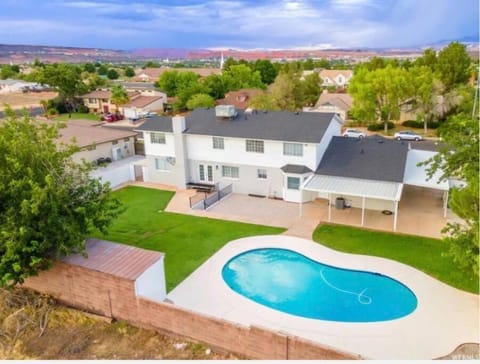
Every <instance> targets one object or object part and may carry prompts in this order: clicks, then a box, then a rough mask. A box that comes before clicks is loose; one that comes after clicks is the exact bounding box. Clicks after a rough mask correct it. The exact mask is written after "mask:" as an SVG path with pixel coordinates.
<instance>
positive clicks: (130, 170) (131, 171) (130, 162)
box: [90, 156, 144, 188]
mask: <svg viewBox="0 0 480 364" xmlns="http://www.w3.org/2000/svg"><path fill="white" fill-rule="evenodd" d="M143 163H144V157H142V156H133V157H130V158H125V159H122V160H121V161H117V162H113V163H111V164H108V165H106V166H105V167H99V168H97V169H95V170H93V171H92V172H91V173H90V176H91V177H92V178H99V179H100V180H101V181H102V182H103V183H106V182H109V183H110V187H112V188H114V187H117V186H119V185H121V184H123V183H125V182H128V181H135V168H134V165H136V164H137V165H141V164H143Z"/></svg>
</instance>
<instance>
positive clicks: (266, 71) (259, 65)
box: [253, 59, 277, 85]
mask: <svg viewBox="0 0 480 364" xmlns="http://www.w3.org/2000/svg"><path fill="white" fill-rule="evenodd" d="M253 69H254V70H255V71H258V72H260V78H261V80H262V82H263V83H264V84H265V85H270V84H271V83H272V82H273V81H275V77H277V70H276V69H275V67H274V65H273V64H272V62H270V61H269V60H268V59H258V60H256V61H255V63H254V64H253Z"/></svg>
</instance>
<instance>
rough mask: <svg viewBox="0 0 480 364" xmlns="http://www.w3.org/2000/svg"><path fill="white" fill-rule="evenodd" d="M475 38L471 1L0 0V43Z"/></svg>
mask: <svg viewBox="0 0 480 364" xmlns="http://www.w3.org/2000/svg"><path fill="white" fill-rule="evenodd" d="M478 32H479V2H478V0H277V1H274V0H232V1H229V0H98V1H94V0H0V44H31V45H52V46H72V47H93V48H107V49H124V50H134V49H141V48H189V49H192V48H195V49H199V48H238V49H252V48H261V49H285V48H295V47H298V48H305V47H337V48H347V47H348V48H351V47H372V48H375V47H408V46H417V45H428V44H432V43H435V42H437V41H440V40H448V41H450V40H461V39H463V38H465V37H474V38H476V39H478Z"/></svg>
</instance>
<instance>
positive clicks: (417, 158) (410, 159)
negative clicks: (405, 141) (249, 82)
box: [403, 149, 449, 191]
mask: <svg viewBox="0 0 480 364" xmlns="http://www.w3.org/2000/svg"><path fill="white" fill-rule="evenodd" d="M435 154H437V153H436V152H431V151H427V150H418V149H410V150H409V151H408V154H407V163H406V166H405V174H404V177H403V182H404V183H405V184H406V185H412V186H419V187H426V188H432V189H435V190H442V191H448V189H449V184H448V180H445V181H441V182H438V181H439V180H440V177H441V175H442V174H441V172H440V171H436V172H435V174H434V175H433V176H432V178H431V179H428V176H427V169H428V166H417V164H418V163H420V162H424V161H426V160H427V159H430V158H432V157H433V156H434V155H435Z"/></svg>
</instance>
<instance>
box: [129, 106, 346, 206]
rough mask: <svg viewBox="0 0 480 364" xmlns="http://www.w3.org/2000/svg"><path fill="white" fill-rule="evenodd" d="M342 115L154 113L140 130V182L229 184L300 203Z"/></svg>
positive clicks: (227, 110) (219, 110)
mask: <svg viewBox="0 0 480 364" xmlns="http://www.w3.org/2000/svg"><path fill="white" fill-rule="evenodd" d="M342 125H343V120H342V119H341V118H340V117H338V116H337V115H336V114H333V113H330V114H328V113H292V112H270V111H269V112H264V111H257V110H253V111H251V112H245V111H242V110H236V109H235V108H234V107H233V106H231V105H220V106H217V107H216V108H214V109H213V108H207V109H205V108H201V109H196V110H195V111H193V112H192V113H191V114H189V115H188V116H186V117H184V116H175V117H173V118H167V117H156V118H152V119H150V120H148V121H147V122H146V123H144V124H143V125H142V126H140V127H139V128H138V129H137V131H141V132H143V136H144V142H145V154H146V158H147V171H148V172H147V176H144V178H145V180H147V181H152V182H158V183H164V184H171V185H176V186H177V187H179V188H185V187H186V186H187V184H188V183H208V184H217V183H218V184H219V185H220V186H225V185H229V184H231V185H232V189H233V191H234V192H236V193H242V194H252V195H262V196H268V197H274V198H275V197H278V198H283V199H284V200H286V201H293V202H300V201H301V193H300V186H301V184H302V183H303V182H304V181H305V180H306V179H307V178H308V177H310V176H311V175H312V174H313V171H315V170H316V168H317V166H318V165H319V163H320V161H321V159H322V157H323V154H324V152H325V150H326V149H327V147H328V144H329V142H330V140H331V138H332V136H334V135H337V136H338V135H340V132H341V128H342Z"/></svg>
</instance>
